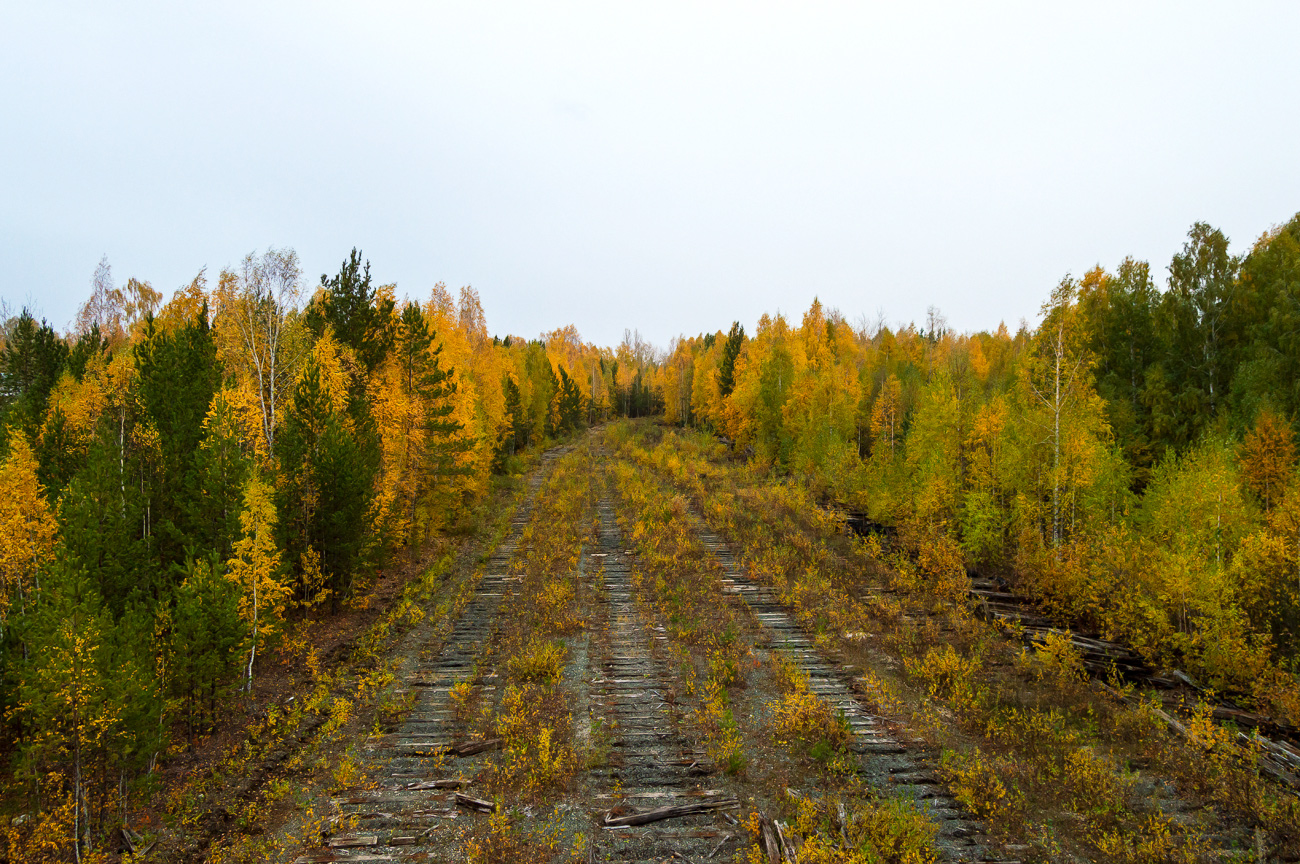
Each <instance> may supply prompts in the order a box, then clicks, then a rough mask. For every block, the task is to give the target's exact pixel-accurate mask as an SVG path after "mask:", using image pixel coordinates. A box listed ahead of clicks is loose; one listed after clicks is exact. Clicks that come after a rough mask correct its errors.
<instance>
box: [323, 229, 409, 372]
mask: <svg viewBox="0 0 1300 864" xmlns="http://www.w3.org/2000/svg"><path fill="white" fill-rule="evenodd" d="M320 284H321V288H322V289H323V290H322V291H321V292H320V293H318V294H317V295H316V297H315V298H313V300H312V303H311V305H310V306H309V307H308V309H307V313H306V316H305V320H306V323H307V326H308V327H309V328H310V329H311V330H312V331H313V332H314V333H316V334H317V335H318V336H319V335H320V334H321V333H322V332H323V331H324V328H325V325H327V324H328V325H329V326H330V327H331V328H332V329H333V331H334V336H335V338H336V339H338V340H339V341H340V342H342V343H343V344H344V345H347V346H348V347H349V348H351V349H352V350H353V351H354V352H355V353H356V357H357V360H358V361H360V362H361V364H362V366H363V367H364V368H365V370H366V372H367V373H370V372H372V371H374V370H375V369H376V368H378V367H379V364H380V363H381V362H383V360H384V357H386V356H387V354H388V351H389V350H390V349H391V348H392V344H393V327H394V323H395V322H394V320H393V318H394V316H393V308H394V302H393V298H392V297H391V296H384V295H382V294H380V293H379V292H378V290H377V288H376V286H375V285H373V284H372V283H371V281H370V262H369V261H367V262H365V265H364V266H362V263H361V253H360V252H358V251H357V250H356V248H355V247H354V248H353V249H352V251H351V252H350V253H349V254H348V259H347V260H346V261H344V262H343V264H342V266H341V267H339V272H338V273H337V274H336V275H334V276H332V277H331V276H328V275H326V274H323V273H322V274H321V277H320Z"/></svg>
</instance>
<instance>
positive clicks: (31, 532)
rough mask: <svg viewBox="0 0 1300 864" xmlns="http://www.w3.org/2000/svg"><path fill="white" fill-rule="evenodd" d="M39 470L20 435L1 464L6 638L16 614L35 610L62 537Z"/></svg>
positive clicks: (0, 613)
mask: <svg viewBox="0 0 1300 864" xmlns="http://www.w3.org/2000/svg"><path fill="white" fill-rule="evenodd" d="M36 467H37V466H36V459H35V457H34V456H33V455H32V450H31V447H29V446H28V445H27V442H26V441H25V440H24V439H23V438H22V437H21V436H14V437H13V439H12V440H10V442H9V453H8V455H7V456H6V457H5V460H4V462H3V464H0V638H2V637H3V632H4V630H5V629H6V625H7V624H8V621H9V617H10V615H11V610H12V613H16V614H18V615H20V616H21V615H24V614H26V612H27V611H28V608H29V607H30V606H31V603H32V596H31V595H32V592H33V591H36V590H38V589H39V587H40V572H41V569H42V568H43V567H44V566H46V565H47V564H48V563H50V561H51V559H52V556H53V553H54V548H55V540H56V538H57V536H58V524H57V523H56V521H55V519H54V514H53V513H52V512H51V510H50V506H49V504H47V503H46V500H45V490H44V489H42V488H41V484H40V481H39V480H37V477H36Z"/></svg>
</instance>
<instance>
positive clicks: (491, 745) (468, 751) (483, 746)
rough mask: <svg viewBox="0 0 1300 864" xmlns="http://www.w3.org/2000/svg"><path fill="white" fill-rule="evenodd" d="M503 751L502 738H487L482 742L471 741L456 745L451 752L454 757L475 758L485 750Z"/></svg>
mask: <svg viewBox="0 0 1300 864" xmlns="http://www.w3.org/2000/svg"><path fill="white" fill-rule="evenodd" d="M499 749H501V739H500V738H487V739H484V740H482V741H469V742H466V743H464V744H456V745H454V746H453V747H452V748H451V750H450V752H451V755H453V756H473V755H474V754H475V753H482V752H483V751H484V750H499Z"/></svg>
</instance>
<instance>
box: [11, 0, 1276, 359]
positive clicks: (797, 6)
mask: <svg viewBox="0 0 1300 864" xmlns="http://www.w3.org/2000/svg"><path fill="white" fill-rule="evenodd" d="M1065 5H1066V4H1062V3H1043V2H1033V3H1024V4H1002V3H969V2H967V3H960V4H923V3H897V2H895V3H889V4H884V3H879V4H865V3H863V4H826V3H783V4H763V3H753V2H746V3H736V4H711V3H700V2H691V3H681V4H676V3H665V2H655V3H644V4H637V5H634V4H629V3H610V2H603V3H592V4H560V3H537V2H531V3H523V4H519V5H507V4H493V3H486V2H474V3H464V4H459V3H379V2H367V3H352V4H340V3H320V2H312V3H306V2H304V3H268V2H261V3H247V4H245V3H236V2H221V3H208V4H195V3H176V2H165V3H157V4H146V3H112V2H103V0H98V2H93V3H85V4H72V3H58V2H43V3H30V2H19V0H0V297H3V298H4V299H6V300H8V301H9V303H10V304H11V305H22V304H24V303H29V304H31V305H33V306H34V307H35V308H37V309H38V310H39V311H41V312H42V313H43V314H45V315H46V316H47V317H49V318H50V320H51V321H52V322H53V323H55V324H56V325H58V326H60V327H63V326H65V325H66V324H67V323H68V322H69V321H70V320H71V318H72V316H73V315H74V313H75V310H76V307H77V305H78V304H79V303H80V302H82V300H83V299H84V298H85V296H86V294H87V293H88V291H89V285H90V278H91V275H92V273H93V272H94V269H95V265H96V264H97V262H98V261H99V259H100V256H101V255H107V256H108V259H109V262H110V264H111V265H112V267H113V273H114V276H115V278H116V279H117V281H118V282H119V283H121V282H125V280H126V278H127V277H128V276H135V277H137V278H141V279H147V280H149V281H150V282H151V283H152V284H153V285H154V287H155V288H158V289H161V290H163V291H164V292H165V293H166V294H167V295H168V296H170V293H171V291H172V290H174V289H175V288H177V287H179V286H180V285H181V284H183V283H187V282H188V281H189V280H190V279H191V278H193V276H194V274H195V273H196V272H197V271H198V270H199V268H201V267H204V266H206V267H207V268H208V271H209V273H210V274H215V273H216V272H217V271H218V270H220V269H221V268H222V267H224V266H231V265H235V264H237V263H238V261H239V260H240V259H241V258H242V257H243V255H244V254H246V253H247V252H249V251H252V250H255V249H258V250H260V249H264V248H266V247H267V246H272V245H273V246H277V247H279V246H291V247H293V248H295V249H297V250H298V253H299V254H300V256H301V257H302V260H303V264H304V270H305V273H306V274H307V280H308V283H309V284H314V283H315V282H316V281H317V280H318V279H319V276H320V274H321V273H322V272H324V271H329V272H331V273H333V272H334V271H335V270H337V269H338V265H339V263H340V262H341V261H342V259H343V258H344V257H345V256H346V254H347V252H348V250H349V249H350V248H351V247H352V246H354V245H355V246H359V247H361V249H362V250H363V252H364V253H365V255H366V257H367V258H369V259H370V260H371V262H372V265H373V273H374V275H375V276H376V277H377V278H378V279H379V280H381V281H383V282H396V283H397V286H398V292H399V294H407V295H410V296H412V297H421V298H424V297H427V296H428V293H429V290H430V288H431V287H432V286H433V284H434V283H435V282H438V281H444V282H446V283H447V284H448V285H449V286H450V287H452V288H453V289H455V288H457V287H459V286H460V285H463V284H466V283H470V284H473V285H474V286H475V287H476V288H477V289H478V290H479V291H480V293H481V294H482V296H483V301H484V306H485V308H486V311H487V316H488V326H489V329H491V330H493V331H494V332H497V333H501V334H504V333H507V332H508V333H515V334H521V335H527V336H535V335H536V334H538V333H539V332H541V331H543V330H547V329H551V328H553V327H556V326H560V325H563V324H566V323H574V324H576V325H577V327H578V329H579V331H580V332H581V333H582V334H583V336H584V337H585V338H587V339H588V340H591V341H594V342H597V343H601V344H612V343H614V342H617V341H618V339H619V338H620V337H621V335H622V332H623V329H624V328H625V327H631V328H639V329H640V330H641V332H642V334H643V335H645V336H647V337H649V338H650V339H652V340H653V341H655V342H657V343H659V344H660V345H666V344H667V342H668V340H669V339H670V338H671V337H672V336H674V335H676V334H678V333H683V332H684V333H697V332H700V331H704V330H713V329H718V328H725V327H727V326H728V325H729V324H730V322H731V321H732V320H733V319H739V320H740V321H741V322H742V323H743V324H744V325H745V326H746V329H747V330H749V331H750V332H752V330H753V324H754V322H755V321H756V320H757V318H758V316H759V315H760V314H762V313H763V312H764V311H768V312H771V311H776V310H778V309H779V310H781V311H783V312H786V313H787V314H788V315H790V316H792V317H794V318H795V319H796V320H797V318H798V316H799V315H801V314H802V312H803V310H804V309H805V308H806V307H807V306H808V304H809V302H810V301H811V300H812V298H813V296H814V295H820V297H821V299H822V301H823V302H824V303H825V304H826V305H828V306H835V307H839V309H840V310H841V311H842V312H844V314H845V315H846V316H847V317H848V318H849V319H850V320H853V319H856V317H857V316H858V315H860V314H866V315H867V316H868V317H870V318H874V317H875V316H876V314H877V312H878V311H883V313H884V315H885V317H886V319H887V320H889V321H891V322H899V321H903V322H905V321H909V320H916V321H918V322H921V321H923V320H924V317H925V314H926V308H927V307H928V306H930V305H934V306H937V307H939V308H940V309H941V310H942V311H943V313H944V314H945V315H946V316H947V317H948V320H949V323H950V324H951V325H952V326H954V327H956V328H957V329H960V330H975V329H983V328H992V327H996V326H997V324H998V322H999V321H1000V320H1006V321H1007V323H1008V324H1009V325H1010V326H1013V327H1014V325H1015V323H1016V322H1017V321H1019V319H1021V318H1022V317H1025V318H1029V319H1030V320H1031V321H1032V320H1034V319H1035V318H1036V315H1037V311H1038V307H1039V305H1040V304H1041V302H1042V300H1043V298H1044V297H1045V296H1046V295H1047V293H1048V291H1050V289H1051V288H1052V286H1053V285H1055V284H1056V282H1057V281H1059V279H1060V278H1061V277H1062V276H1063V275H1064V274H1066V273H1067V272H1073V273H1075V274H1079V273H1082V272H1083V271H1084V270H1086V269H1088V268H1089V267H1091V266H1092V265H1094V264H1096V263H1101V264H1103V265H1105V266H1108V267H1113V266H1114V265H1115V264H1116V263H1117V262H1118V261H1119V260H1120V259H1122V258H1123V257H1124V256H1125V255H1134V256H1136V257H1139V258H1145V259H1148V260H1150V261H1151V262H1152V265H1153V271H1154V272H1156V273H1157V274H1159V278H1160V280H1161V284H1162V285H1163V279H1164V274H1165V267H1166V265H1167V264H1168V262H1169V258H1170V256H1171V255H1172V254H1173V253H1174V252H1175V251H1177V250H1178V248H1179V247H1180V246H1181V244H1182V241H1183V238H1184V236H1185V235H1186V232H1187V229H1188V227H1189V226H1190V225H1191V223H1192V222H1194V221H1197V220H1203V221H1207V222H1210V223H1211V224H1213V225H1216V226H1218V227H1221V228H1222V229H1223V230H1224V231H1225V232H1226V233H1227V234H1228V236H1229V237H1230V238H1231V239H1232V241H1233V245H1234V247H1235V248H1236V249H1238V250H1244V249H1248V248H1249V246H1250V244H1251V243H1252V242H1253V241H1254V240H1255V238H1257V237H1258V236H1259V234H1260V233H1261V232H1263V231H1264V230H1266V229H1267V228H1269V227H1270V226H1271V225H1274V224H1277V223H1280V222H1284V221H1286V220H1288V219H1289V218H1290V217H1291V216H1292V215H1294V214H1295V212H1296V211H1297V210H1300V167H1298V164H1300V163H1297V159H1296V155H1297V152H1300V110H1297V94H1300V47H1298V46H1300V4H1298V3H1246V2H1240V3H1223V2H1217V3H1199V2H1195V3H1194V2H1172V3H1133V2H1123V3H1114V4H1111V3H1098V2H1088V3H1082V2H1080V3H1075V4H1070V5H1071V6H1073V7H1074V9H1073V11H1064V7H1065Z"/></svg>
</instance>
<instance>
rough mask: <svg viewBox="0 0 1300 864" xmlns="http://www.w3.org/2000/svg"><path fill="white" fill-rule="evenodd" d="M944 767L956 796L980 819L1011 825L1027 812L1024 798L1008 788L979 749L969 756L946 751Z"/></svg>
mask: <svg viewBox="0 0 1300 864" xmlns="http://www.w3.org/2000/svg"><path fill="white" fill-rule="evenodd" d="M941 768H942V772H943V774H944V776H945V778H946V779H947V780H948V788H949V790H950V791H951V792H952V794H953V797H955V798H956V799H957V801H958V802H960V803H961V805H962V806H963V807H965V808H966V809H967V810H969V811H970V812H971V813H973V814H974V815H975V816H976V818H979V819H987V820H988V821H990V822H992V823H994V824H998V825H1001V826H1007V825H1010V824H1012V823H1013V822H1014V821H1015V820H1016V819H1017V818H1019V816H1020V815H1021V814H1022V813H1023V812H1024V800H1023V797H1022V796H1021V795H1020V794H1019V792H1017V791H1013V790H1008V789H1007V787H1006V784H1005V783H1003V782H1002V778H1001V777H999V776H998V772H997V771H996V770H995V768H994V765H993V763H992V762H991V761H990V760H989V759H988V758H987V757H986V756H985V755H984V754H983V753H981V752H980V751H979V749H978V748H976V749H975V751H974V752H972V753H970V754H969V755H966V756H962V755H960V754H958V753H956V752H954V751H952V750H946V751H944V754H943V760H942V764H941Z"/></svg>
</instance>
